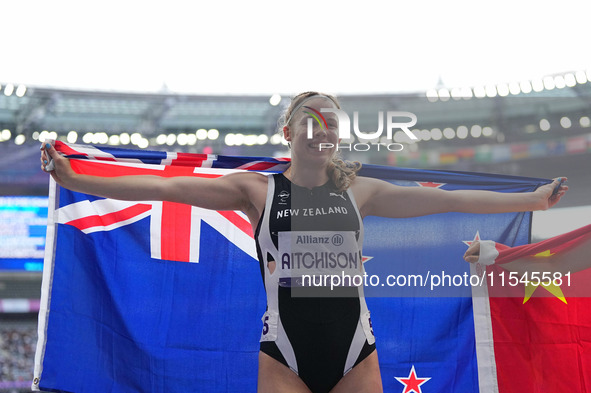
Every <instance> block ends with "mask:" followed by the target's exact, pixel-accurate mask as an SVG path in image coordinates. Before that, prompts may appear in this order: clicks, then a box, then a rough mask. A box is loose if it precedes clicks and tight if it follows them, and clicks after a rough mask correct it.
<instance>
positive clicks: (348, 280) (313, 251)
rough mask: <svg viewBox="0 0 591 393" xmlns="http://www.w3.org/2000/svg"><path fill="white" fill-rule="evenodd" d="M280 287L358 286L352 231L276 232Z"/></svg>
mask: <svg viewBox="0 0 591 393" xmlns="http://www.w3.org/2000/svg"><path fill="white" fill-rule="evenodd" d="M276 263H277V268H278V269H279V285H281V286H291V287H294V286H316V287H318V286H323V287H326V286H333V285H334V283H335V282H337V281H338V284H339V285H338V286H359V285H358V284H357V283H359V282H360V280H359V278H360V277H359V276H361V275H362V271H363V268H362V256H361V250H360V249H359V247H358V244H357V239H356V238H355V232H354V231H291V232H279V260H278V261H276Z"/></svg>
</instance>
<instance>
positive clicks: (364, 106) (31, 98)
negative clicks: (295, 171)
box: [0, 72, 591, 154]
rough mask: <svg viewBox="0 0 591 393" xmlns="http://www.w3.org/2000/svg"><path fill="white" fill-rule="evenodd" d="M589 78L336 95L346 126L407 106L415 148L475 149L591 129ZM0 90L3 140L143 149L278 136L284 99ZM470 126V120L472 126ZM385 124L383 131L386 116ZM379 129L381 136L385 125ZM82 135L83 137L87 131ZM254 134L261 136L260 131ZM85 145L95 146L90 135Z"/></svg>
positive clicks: (216, 145) (216, 146)
mask: <svg viewBox="0 0 591 393" xmlns="http://www.w3.org/2000/svg"><path fill="white" fill-rule="evenodd" d="M588 77H589V78H588ZM589 80H591V75H587V74H585V73H584V72H580V73H576V74H575V73H567V74H564V75H558V76H553V77H549V79H544V80H539V81H527V82H525V83H524V82H522V83H521V84H508V85H497V86H481V87H475V88H468V89H466V88H463V89H459V88H458V89H447V88H440V89H438V90H433V91H430V92H427V93H426V94H425V92H422V93H417V94H388V95H343V96H339V99H340V100H341V102H342V105H343V109H344V110H345V111H347V113H348V114H349V117H350V118H351V123H352V126H353V121H354V119H353V113H354V112H358V114H359V118H358V125H359V129H360V130H361V131H365V132H375V131H376V130H377V127H378V120H379V117H378V114H379V113H378V112H379V111H383V112H384V113H386V112H388V111H398V112H400V111H403V112H411V113H413V114H415V115H416V116H417V123H416V125H415V126H413V127H412V129H413V130H414V131H416V132H418V134H417V136H419V139H420V140H421V141H420V142H419V144H422V145H423V146H424V145H428V146H424V147H435V146H434V145H438V146H449V145H456V146H475V145H480V144H483V143H511V142H520V141H530V140H545V139H551V138H557V137H560V136H566V135H569V136H572V135H577V134H579V133H580V134H585V133H588V132H590V131H591V129H587V126H588V124H587V120H586V118H588V117H589V116H590V115H591V113H590V112H591V82H589ZM0 92H2V93H4V94H0V129H6V130H9V131H10V138H16V137H17V136H18V135H23V136H24V137H20V141H23V142H26V141H32V140H37V139H39V133H41V132H42V131H44V130H45V131H55V132H56V133H57V136H58V137H61V138H64V139H65V138H66V137H67V134H68V133H69V132H70V131H76V133H77V134H78V135H79V136H80V137H82V136H83V135H84V134H86V133H91V134H96V133H102V134H106V136H107V137H109V136H111V135H117V134H121V133H127V134H130V135H131V134H133V133H139V134H140V135H141V136H142V137H143V138H144V139H146V140H147V142H148V145H149V146H157V145H161V144H166V142H165V141H164V138H163V137H162V136H161V138H160V140H158V141H157V140H156V139H157V137H158V136H159V135H169V134H173V135H179V134H192V133H195V132H196V131H197V130H199V129H205V130H209V129H216V130H218V131H219V133H220V135H219V137H218V138H216V140H213V141H212V140H208V141H207V142H203V143H199V142H198V141H199V139H198V140H196V141H195V143H190V142H192V139H193V138H189V141H187V143H182V141H180V142H181V143H178V142H179V141H177V140H175V141H174V143H172V144H171V143H169V144H168V145H169V146H170V145H176V146H177V147H179V148H180V149H181V150H189V151H198V150H199V149H200V148H202V147H203V145H205V144H208V145H210V146H212V148H213V150H214V151H216V152H219V151H220V150H221V149H222V147H224V146H225V145H227V143H226V142H227V141H228V140H227V139H226V136H227V135H228V134H234V135H237V134H238V135H244V136H246V135H257V136H258V135H266V136H267V137H269V138H270V137H271V136H273V135H274V134H276V133H277V131H278V127H277V119H278V118H279V117H280V115H281V112H282V111H283V110H284V109H285V107H286V106H287V104H288V103H289V98H287V97H284V98H280V97H274V98H273V99H272V100H270V97H269V96H230V95H225V96H211V95H208V96H205V95H187V94H174V93H167V92H163V93H160V94H143V93H123V92H106V91H82V90H65V89H55V88H42V87H24V86H16V87H15V86H14V85H11V84H3V85H1V86H0ZM273 101H274V102H273ZM563 118H567V119H563ZM581 119H582V120H581ZM561 120H562V123H561ZM475 125H476V126H477V127H476V128H474V130H473V126H475ZM462 126H463V127H465V128H467V129H468V131H469V132H468V135H465V137H464V135H463V134H466V131H465V129H464V128H460V129H459V130H458V127H462ZM479 127H480V129H479ZM485 127H490V129H487V130H486V131H485V132H484V135H483V133H482V132H481V131H482V129H483V128H485ZM384 128H387V124H386V121H384ZM445 129H451V130H453V131H454V132H453V136H451V135H452V133H451V131H449V130H448V132H447V133H446V135H447V136H446V135H445V134H444V133H443V131H444V130H445ZM419 130H420V132H419ZM425 130H428V131H425ZM433 130H435V131H433ZM437 130H439V131H437ZM549 130H551V131H549ZM491 131H492V132H491ZM546 131H549V132H546ZM440 134H441V135H440ZM383 135H384V136H385V135H386V132H385V131H384V133H383ZM5 136H6V133H5ZM481 137H484V139H481ZM103 138H104V135H103ZM4 139H9V138H4ZM205 139H207V138H204V139H203V140H205ZM87 140H89V141H92V138H90V137H88V138H87ZM261 140H262V141H265V138H261V139H259V141H261ZM110 142H111V143H117V142H118V143H121V141H117V138H111V139H110ZM163 142H164V143H163ZM169 142H170V139H169ZM242 142H243V143H238V144H239V145H242V146H243V149H241V150H242V151H244V152H246V153H247V154H248V151H249V149H248V145H249V144H244V141H242ZM274 142H275V141H274ZM400 142H410V140H401V141H400ZM428 142H431V143H428ZM94 143H97V142H96V138H95V141H94ZM106 143H109V140H108V141H106ZM144 143H145V142H144ZM230 144H233V145H236V144H237V143H230ZM266 144H270V140H269V139H267V141H266V143H263V144H261V143H257V142H255V143H254V144H250V145H251V146H256V148H257V150H258V151H259V152H265V151H266V149H264V148H262V147H261V145H266ZM429 145H432V146H429ZM183 146H186V147H183ZM190 146H197V147H194V148H191V147H190ZM142 147H147V146H145V145H144V146H142ZM261 149H262V150H261Z"/></svg>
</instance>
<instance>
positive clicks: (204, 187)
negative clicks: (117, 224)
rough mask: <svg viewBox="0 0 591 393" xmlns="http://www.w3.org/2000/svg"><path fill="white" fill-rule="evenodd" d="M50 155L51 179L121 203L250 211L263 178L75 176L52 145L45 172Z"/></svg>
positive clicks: (44, 153)
mask: <svg viewBox="0 0 591 393" xmlns="http://www.w3.org/2000/svg"><path fill="white" fill-rule="evenodd" d="M47 155H49V156H51V158H52V159H53V161H54V165H55V169H54V170H53V171H51V172H50V173H51V176H52V177H53V178H54V179H55V181H56V182H57V183H58V184H59V185H61V186H62V187H65V188H68V189H70V190H73V191H78V192H83V193H86V194H91V195H97V196H102V197H106V198H113V199H121V200H131V201H141V200H164V201H171V202H180V203H186V204H190V205H195V206H199V207H203V208H206V209H215V210H243V211H246V210H248V209H249V208H250V201H249V196H250V192H249V191H250V190H251V189H252V187H253V184H256V183H257V180H258V181H260V180H261V179H260V178H262V177H263V176H262V175H260V174H257V173H235V174H229V175H226V176H222V177H219V178H215V179H208V178H199V177H188V176H179V177H171V178H165V177H160V176H151V175H140V176H119V177H101V176H91V175H82V174H78V173H76V172H75V171H74V170H73V169H72V167H71V166H70V161H69V159H67V158H65V157H62V156H61V155H60V154H59V153H58V152H57V151H56V150H55V149H54V147H53V146H51V145H49V147H48V146H47V145H46V146H44V148H43V149H42V153H41V168H42V169H43V170H46V165H47V161H48V157H47Z"/></svg>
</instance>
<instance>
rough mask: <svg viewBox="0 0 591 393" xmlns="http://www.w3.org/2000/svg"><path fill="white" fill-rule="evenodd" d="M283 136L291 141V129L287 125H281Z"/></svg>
mask: <svg viewBox="0 0 591 393" xmlns="http://www.w3.org/2000/svg"><path fill="white" fill-rule="evenodd" d="M283 138H284V139H285V140H286V141H288V142H289V141H291V130H290V129H289V127H288V126H285V127H283Z"/></svg>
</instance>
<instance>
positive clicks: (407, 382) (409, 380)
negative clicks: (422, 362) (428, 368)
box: [394, 364, 431, 393]
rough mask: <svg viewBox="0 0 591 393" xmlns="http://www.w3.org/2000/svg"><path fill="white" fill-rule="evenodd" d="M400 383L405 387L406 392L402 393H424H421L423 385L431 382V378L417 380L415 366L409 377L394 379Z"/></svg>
mask: <svg viewBox="0 0 591 393" xmlns="http://www.w3.org/2000/svg"><path fill="white" fill-rule="evenodd" d="M394 378H396V380H397V381H398V382H400V383H401V384H403V385H404V390H403V391H402V393H410V392H415V393H422V392H421V387H420V386H421V385H422V384H424V383H425V382H427V381H428V380H430V379H431V378H417V373H416V372H415V366H414V364H413V366H412V368H411V369H410V373H409V374H408V377H406V378H404V377H394Z"/></svg>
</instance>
